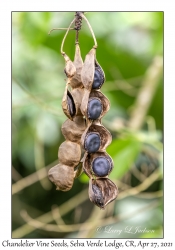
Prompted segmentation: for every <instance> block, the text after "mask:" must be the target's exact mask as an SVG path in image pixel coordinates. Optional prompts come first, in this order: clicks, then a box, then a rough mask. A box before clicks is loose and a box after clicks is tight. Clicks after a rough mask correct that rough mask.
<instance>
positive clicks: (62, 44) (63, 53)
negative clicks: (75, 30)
mask: <svg viewBox="0 0 175 250" xmlns="http://www.w3.org/2000/svg"><path fill="white" fill-rule="evenodd" d="M75 19H76V18H74V19H73V20H72V22H71V23H70V25H69V27H68V29H67V31H66V34H65V35H64V37H63V40H62V43H61V54H62V55H63V56H64V55H65V52H64V51H63V46H64V42H65V39H66V37H67V34H68V32H69V30H70V28H71V26H72V24H73V23H74V22H75Z"/></svg>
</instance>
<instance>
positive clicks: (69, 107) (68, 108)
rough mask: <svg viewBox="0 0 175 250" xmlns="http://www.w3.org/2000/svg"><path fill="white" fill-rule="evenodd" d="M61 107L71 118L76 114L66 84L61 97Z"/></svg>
mask: <svg viewBox="0 0 175 250" xmlns="http://www.w3.org/2000/svg"><path fill="white" fill-rule="evenodd" d="M62 109H63V112H64V113H65V115H66V116H67V117H68V118H69V119H71V120H73V117H75V115H76V105H75V102H74V99H73V97H72V95H71V93H70V91H69V90H68V84H66V87H65V91H64V95H63V99H62Z"/></svg>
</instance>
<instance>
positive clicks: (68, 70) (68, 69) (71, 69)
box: [63, 54, 76, 78]
mask: <svg viewBox="0 0 175 250" xmlns="http://www.w3.org/2000/svg"><path fill="white" fill-rule="evenodd" d="M63 56H64V59H65V62H66V65H65V68H64V72H65V74H66V76H67V77H68V78H72V77H73V76H74V75H75V73H76V68H75V65H74V64H73V62H72V61H71V60H70V58H69V57H68V56H67V55H66V54H64V55H63Z"/></svg>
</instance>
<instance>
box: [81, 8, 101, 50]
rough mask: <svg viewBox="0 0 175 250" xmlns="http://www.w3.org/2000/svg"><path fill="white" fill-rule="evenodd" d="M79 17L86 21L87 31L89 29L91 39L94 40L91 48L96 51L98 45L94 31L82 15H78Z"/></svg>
mask: <svg viewBox="0 0 175 250" xmlns="http://www.w3.org/2000/svg"><path fill="white" fill-rule="evenodd" d="M80 16H81V17H82V18H83V19H84V20H85V21H86V23H87V25H88V27H89V29H90V31H91V34H92V37H93V39H94V46H93V48H94V49H96V48H97V46H98V45H97V40H96V37H95V34H94V31H93V29H92V27H91V25H90V23H89V21H88V20H87V18H86V17H85V16H84V14H83V13H82V12H81V13H80Z"/></svg>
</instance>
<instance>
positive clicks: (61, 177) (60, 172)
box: [48, 163, 74, 191]
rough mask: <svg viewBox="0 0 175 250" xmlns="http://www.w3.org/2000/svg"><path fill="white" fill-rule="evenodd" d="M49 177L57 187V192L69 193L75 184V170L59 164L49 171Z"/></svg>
mask: <svg viewBox="0 0 175 250" xmlns="http://www.w3.org/2000/svg"><path fill="white" fill-rule="evenodd" d="M48 177H49V179H50V181H51V182H53V183H54V184H55V185H56V190H61V191H68V190H70V189H71V188H72V185H73V182H74V168H70V167H69V166H66V165H63V164H61V163H59V164H58V165H56V166H54V167H52V168H51V169H50V170H49V172H48Z"/></svg>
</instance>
